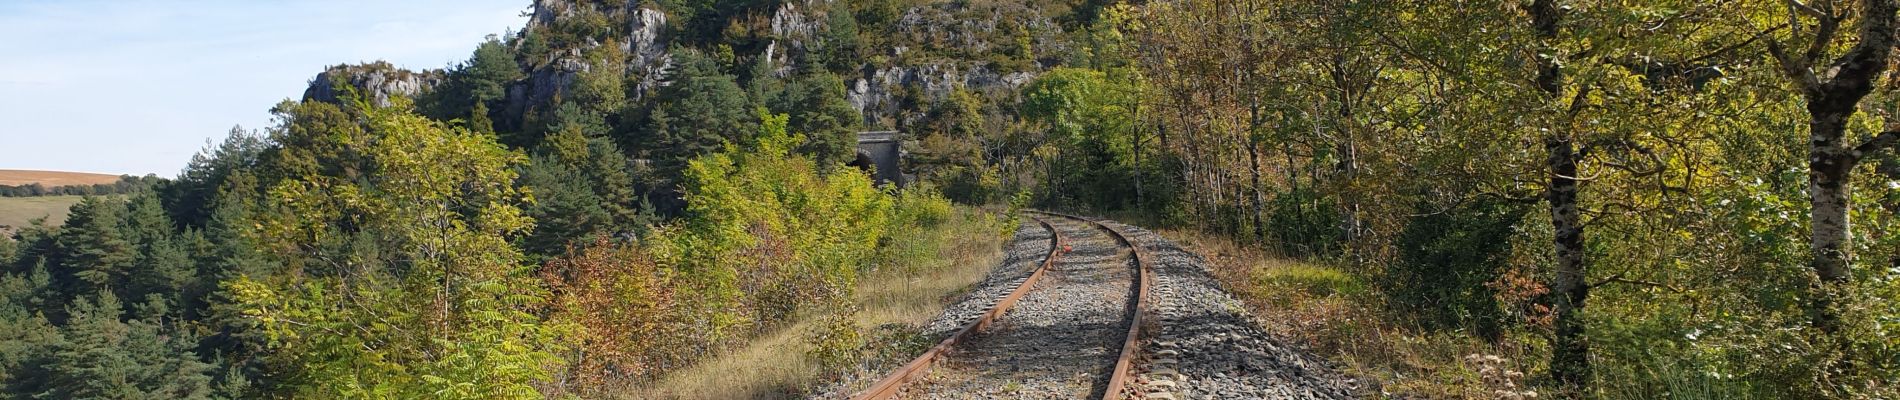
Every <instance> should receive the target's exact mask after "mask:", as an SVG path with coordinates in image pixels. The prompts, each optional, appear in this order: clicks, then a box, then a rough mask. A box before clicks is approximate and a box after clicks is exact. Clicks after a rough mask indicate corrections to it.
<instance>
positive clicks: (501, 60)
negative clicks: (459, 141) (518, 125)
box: [417, 36, 526, 145]
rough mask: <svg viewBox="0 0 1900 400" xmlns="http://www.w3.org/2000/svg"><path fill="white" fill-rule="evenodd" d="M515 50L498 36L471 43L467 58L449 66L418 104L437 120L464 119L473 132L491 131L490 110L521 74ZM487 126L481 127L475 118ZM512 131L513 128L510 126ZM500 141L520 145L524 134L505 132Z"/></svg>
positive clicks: (492, 130) (506, 93)
mask: <svg viewBox="0 0 1900 400" xmlns="http://www.w3.org/2000/svg"><path fill="white" fill-rule="evenodd" d="M515 57H516V54H515V52H514V50H513V49H511V48H510V47H509V46H508V45H507V44H504V43H502V42H501V40H500V39H499V38H496V37H494V36H489V37H488V40H486V41H483V42H482V43H481V44H480V45H477V46H476V47H475V52H474V54H471V55H470V56H469V58H468V60H467V61H464V62H462V63H459V64H456V65H453V66H450V67H449V74H448V79H447V80H446V81H445V82H443V83H442V84H441V85H440V86H438V87H436V88H435V89H434V90H431V91H429V92H426V93H424V94H423V95H422V96H421V98H420V99H418V100H417V103H418V104H419V106H418V108H420V109H421V111H422V112H423V113H424V114H425V115H428V116H430V117H432V118H436V119H439V120H450V119H458V118H459V119H466V120H468V121H470V124H471V127H470V128H471V129H472V130H474V131H477V132H491V133H492V132H494V128H493V125H492V122H487V121H492V116H491V115H489V113H490V110H491V109H493V108H495V107H496V106H497V105H499V101H500V100H502V99H503V98H504V97H506V96H507V95H508V85H510V84H513V83H514V82H515V81H517V80H520V79H521V78H522V77H523V76H525V75H524V74H523V73H522V72H521V67H520V66H519V65H517V64H515ZM477 121H480V122H482V123H484V124H486V125H487V126H488V128H481V127H480V125H482V124H477V123H476V122H477ZM511 131H513V130H511ZM503 142H504V143H511V144H516V145H522V143H525V142H526V140H525V138H522V137H519V136H516V135H508V136H504V137H503Z"/></svg>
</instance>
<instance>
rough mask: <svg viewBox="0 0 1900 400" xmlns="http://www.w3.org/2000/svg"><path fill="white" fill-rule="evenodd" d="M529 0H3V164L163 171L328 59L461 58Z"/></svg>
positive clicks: (294, 93) (432, 62)
mask: <svg viewBox="0 0 1900 400" xmlns="http://www.w3.org/2000/svg"><path fill="white" fill-rule="evenodd" d="M530 3H531V2H530V1H528V0H401V1H362V0H185V1H135V0H118V1H108V0H0V169H40V170H58V171H77V172H98V173H110V174H133V175H144V174H148V173H150V174H158V176H161V177H167V178H169V177H173V176H176V175H177V174H178V172H179V171H180V170H182V169H183V168H184V167H185V164H186V162H188V161H190V159H191V156H192V154H195V153H197V152H198V151H199V150H200V149H203V148H204V147H205V145H206V142H207V141H208V140H222V139H223V138H224V136H225V135H226V134H227V133H228V132H230V130H231V128H232V127H233V126H242V127H244V128H245V129H247V130H248V129H262V128H266V127H268V126H270V125H271V123H272V120H271V115H270V108H271V106H273V105H276V104H277V103H278V102H280V101H283V100H285V99H291V100H295V99H297V98H299V97H301V96H302V95H303V90H304V88H305V87H307V86H308V85H309V81H310V79H311V78H312V77H314V76H316V74H317V73H318V72H322V71H323V68H324V67H325V66H328V65H335V64H344V63H350V64H354V63H360V62H369V61H375V60H385V61H389V62H390V63H392V64H395V65H397V66H399V67H404V68H409V69H418V70H419V69H428V68H441V67H444V66H447V65H449V64H450V63H453V62H457V61H462V60H466V59H468V56H469V53H470V52H472V51H474V49H475V45H476V44H478V43H480V42H481V40H482V39H483V37H485V36H487V35H490V34H497V35H499V34H502V33H504V32H505V31H506V30H508V29H511V28H520V27H521V26H522V25H523V24H525V23H526V22H527V18H526V17H523V16H521V13H522V12H523V11H524V10H526V9H527V7H528V5H529V4H530Z"/></svg>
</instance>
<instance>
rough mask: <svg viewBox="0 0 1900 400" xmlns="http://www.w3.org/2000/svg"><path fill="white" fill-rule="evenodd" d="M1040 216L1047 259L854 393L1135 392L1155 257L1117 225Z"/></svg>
mask: <svg viewBox="0 0 1900 400" xmlns="http://www.w3.org/2000/svg"><path fill="white" fill-rule="evenodd" d="M1033 213H1034V214H1035V216H1032V217H1031V218H1034V219H1035V220H1036V221H1037V223H1038V224H1039V225H1041V226H1042V227H1043V228H1044V229H1046V230H1048V231H1049V232H1050V234H1051V235H1050V238H1051V239H1050V244H1051V246H1050V247H1051V249H1050V252H1049V253H1048V256H1047V257H1045V258H1044V260H1043V262H1042V265H1041V266H1040V267H1038V268H1037V269H1036V270H1035V271H1034V272H1032V273H1030V275H1029V277H1028V278H1026V279H1024V280H1023V281H1022V283H1021V284H1019V285H1018V286H1017V287H1016V288H1015V289H1014V290H1012V291H1010V292H1009V293H1008V294H1007V295H1005V296H1003V297H1001V298H999V299H997V301H996V302H995V303H994V305H993V306H992V307H991V308H990V309H989V310H987V311H985V312H984V313H982V314H981V315H979V316H978V317H977V318H975V319H974V320H973V321H970V322H968V323H967V324H965V325H964V326H963V328H962V329H960V330H958V331H956V333H954V334H951V335H950V336H949V337H948V338H946V339H944V340H943V341H942V342H940V343H938V344H937V345H936V346H934V347H932V348H930V349H929V350H927V351H925V352H924V354H922V355H920V356H918V357H917V358H915V359H913V360H911V361H910V362H909V363H906V364H905V365H904V366H903V367H900V368H898V369H897V370H896V371H892V372H891V373H890V374H888V375H886V376H885V377H884V378H883V379H881V380H879V381H877V383H875V384H873V385H872V386H871V387H870V388H868V389H866V390H865V391H863V392H859V393H857V394H855V395H853V396H852V398H853V399H865V400H875V399H895V398H907V399H966V398H1059V399H1074V398H1101V399H1121V398H1123V397H1124V396H1125V395H1126V394H1127V393H1129V392H1130V391H1131V390H1132V389H1131V388H1130V387H1129V386H1130V385H1129V383H1130V382H1131V380H1130V377H1131V376H1132V375H1131V374H1132V372H1133V371H1132V368H1134V361H1135V358H1136V357H1137V355H1138V354H1139V353H1140V351H1139V348H1138V346H1139V344H1140V343H1141V341H1140V339H1141V337H1142V330H1143V329H1144V328H1143V326H1144V325H1148V323H1145V322H1146V321H1145V318H1143V316H1144V315H1145V310H1146V309H1147V307H1148V305H1147V303H1148V287H1149V286H1151V285H1152V282H1154V278H1153V275H1152V271H1151V270H1152V268H1150V267H1149V261H1148V260H1149V259H1150V258H1151V257H1150V256H1149V255H1147V254H1146V253H1147V251H1146V250H1144V249H1142V248H1141V247H1140V246H1134V245H1133V242H1131V241H1130V240H1129V239H1128V237H1127V236H1126V235H1124V234H1123V232H1122V231H1121V230H1120V228H1119V226H1118V225H1112V224H1104V223H1102V222H1099V221H1096V220H1092V219H1087V218H1082V217H1077V216H1072V215H1067V214H1058V213H1049V212H1040V211H1037V212H1033Z"/></svg>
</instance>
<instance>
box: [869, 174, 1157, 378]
mask: <svg viewBox="0 0 1900 400" xmlns="http://www.w3.org/2000/svg"><path fill="white" fill-rule="evenodd" d="M1028 212H1031V213H1037V214H1044V215H1050V216H1056V217H1062V218H1067V219H1072V220H1077V221H1082V222H1087V223H1089V224H1090V225H1095V226H1097V227H1101V228H1102V229H1103V230H1106V231H1108V232H1109V233H1110V234H1111V235H1112V236H1114V237H1115V240H1117V241H1120V242H1122V244H1125V245H1127V246H1128V248H1129V251H1131V252H1133V254H1134V256H1135V265H1136V267H1137V268H1139V269H1140V272H1139V273H1137V274H1136V275H1135V285H1134V287H1135V312H1134V314H1135V315H1134V316H1133V318H1132V319H1131V320H1130V321H1129V322H1128V337H1127V338H1125V339H1123V341H1122V351H1121V355H1120V356H1119V357H1118V358H1116V360H1115V370H1114V372H1113V373H1112V375H1109V378H1108V387H1107V390H1105V391H1103V393H1102V398H1103V399H1105V400H1121V399H1122V398H1123V397H1125V395H1124V393H1123V392H1125V391H1126V390H1127V386H1128V380H1127V377H1129V376H1130V375H1132V369H1133V368H1134V361H1135V357H1136V355H1137V354H1139V353H1140V343H1141V327H1142V325H1143V324H1144V323H1145V322H1146V320H1145V318H1146V315H1147V310H1148V287H1149V285H1150V284H1151V283H1152V282H1154V273H1153V270H1152V268H1149V264H1148V252H1147V251H1146V250H1143V249H1142V248H1141V246H1138V245H1136V244H1135V242H1134V241H1133V240H1130V239H1129V238H1128V235H1127V234H1126V233H1124V232H1122V230H1121V229H1117V228H1115V227H1112V226H1108V224H1104V223H1102V222H1100V221H1096V220H1093V219H1089V218H1083V217H1079V216H1075V215H1069V214H1062V213H1056V212H1049V211H1040V210H1028ZM1030 218H1033V219H1035V220H1036V222H1037V223H1039V224H1042V226H1043V228H1044V229H1048V230H1049V234H1050V237H1051V241H1050V249H1049V256H1048V257H1047V258H1045V259H1044V260H1043V262H1042V266H1041V267H1037V268H1036V271H1035V272H1032V273H1030V274H1029V278H1028V279H1024V280H1023V283H1022V284H1021V285H1018V286H1017V287H1016V290H1013V291H1011V292H1010V293H1009V295H1008V296H1004V297H1003V299H1002V300H998V301H997V302H996V305H995V306H994V307H992V308H991V309H990V311H989V312H986V313H984V314H983V316H981V317H978V318H977V319H976V321H971V322H970V323H969V324H968V325H965V326H964V327H963V329H962V330H959V331H957V333H955V334H952V335H950V337H949V338H945V339H944V340H943V341H942V342H939V343H937V345H936V346H934V347H931V348H930V350H928V351H925V352H924V354H923V355H921V356H918V357H917V358H916V359H913V360H911V361H910V363H907V364H904V367H903V368H899V369H897V371H894V372H892V373H891V374H890V375H887V376H885V377H884V379H881V380H878V382H877V383H876V384H873V385H871V387H870V388H869V389H865V391H863V392H859V393H858V394H856V395H853V396H851V398H852V399H854V400H882V399H888V398H891V397H892V396H895V395H897V392H898V390H899V389H901V388H903V386H904V384H906V383H909V382H910V381H912V380H915V379H916V378H917V377H919V376H922V375H923V374H924V372H925V371H927V370H929V369H930V366H931V364H932V363H934V362H936V360H937V359H938V358H940V357H942V356H943V355H944V354H945V353H947V352H948V351H949V350H950V347H951V346H955V345H956V344H957V343H958V342H961V341H963V340H964V339H967V338H968V337H969V336H971V335H973V334H975V333H976V332H980V331H982V330H983V329H985V328H986V327H988V326H989V324H990V322H991V321H993V320H995V318H996V317H998V316H1001V315H1003V312H1005V311H1008V310H1009V307H1010V306H1013V305H1015V304H1016V300H1017V299H1020V298H1022V296H1023V295H1024V294H1026V293H1028V292H1029V289H1030V287H1032V286H1034V285H1035V283H1036V280H1037V279H1040V278H1041V277H1042V274H1043V272H1044V271H1047V270H1049V267H1050V266H1052V265H1054V264H1055V261H1056V257H1057V256H1060V255H1061V253H1062V249H1063V244H1064V242H1065V240H1064V239H1063V238H1062V233H1061V232H1060V231H1057V230H1056V229H1055V226H1054V225H1051V224H1049V221H1046V220H1043V219H1042V218H1036V217H1030Z"/></svg>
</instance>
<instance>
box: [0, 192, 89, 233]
mask: <svg viewBox="0 0 1900 400" xmlns="http://www.w3.org/2000/svg"><path fill="white" fill-rule="evenodd" d="M81 197H82V196H36V197H0V225H5V226H13V227H21V226H26V224H27V222H28V221H32V220H33V219H34V218H39V217H47V218H46V222H47V223H49V224H53V225H58V224H59V223H61V222H64V221H66V210H67V209H69V208H72V206H73V204H74V203H78V202H79V199H80V198H81Z"/></svg>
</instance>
